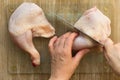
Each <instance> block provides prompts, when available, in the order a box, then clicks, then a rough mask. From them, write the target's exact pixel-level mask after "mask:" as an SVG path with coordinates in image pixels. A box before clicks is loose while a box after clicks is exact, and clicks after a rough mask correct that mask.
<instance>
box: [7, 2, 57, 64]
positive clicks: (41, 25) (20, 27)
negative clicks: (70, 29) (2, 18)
mask: <svg viewBox="0 0 120 80" xmlns="http://www.w3.org/2000/svg"><path fill="white" fill-rule="evenodd" d="M8 29H9V32H10V35H11V37H12V39H13V40H14V42H15V43H16V44H17V45H18V46H19V47H20V48H22V49H23V50H25V51H26V52H28V53H29V55H30V56H31V59H32V64H33V65H34V66H38V65H39V64H40V54H39V52H38V51H37V50H36V48H35V46H34V44H33V41H32V38H33V37H45V38H49V37H51V36H53V35H54V34H55V29H54V28H53V27H52V25H51V24H50V23H49V22H48V21H47V19H46V17H45V15H44V12H43V10H42V9H41V8H40V7H39V6H37V5H36V4H34V3H28V2H24V3H23V4H21V5H20V6H19V7H18V8H17V9H16V10H15V11H14V12H13V14H12V15H11V17H10V20H9V28H8Z"/></svg>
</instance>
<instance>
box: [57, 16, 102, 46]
mask: <svg viewBox="0 0 120 80" xmlns="http://www.w3.org/2000/svg"><path fill="white" fill-rule="evenodd" d="M55 16H56V17H57V19H59V20H60V21H62V22H64V23H65V24H67V27H69V28H71V29H72V31H74V32H79V33H80V34H82V35H84V36H85V37H87V38H89V39H90V40H91V41H94V42H96V43H97V44H99V45H101V46H103V44H101V43H99V42H98V41H96V40H95V39H93V38H92V37H91V36H89V35H87V34H85V33H84V32H83V31H81V30H78V29H77V28H75V27H74V25H72V24H71V23H69V21H67V20H65V19H64V18H62V17H60V16H58V15H56V14H55Z"/></svg>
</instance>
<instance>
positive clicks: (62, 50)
mask: <svg viewBox="0 0 120 80" xmlns="http://www.w3.org/2000/svg"><path fill="white" fill-rule="evenodd" d="M76 36H77V33H71V32H67V33H66V34H64V35H62V36H60V37H59V38H57V37H53V38H52V39H51V40H50V42H49V50H50V53H51V76H50V79H49V80H69V79H70V77H71V76H72V74H73V73H74V71H75V69H76V67H77V66H78V64H79V61H80V60H81V58H82V57H83V56H84V55H85V53H87V52H88V51H89V49H84V50H80V51H79V52H78V53H77V54H76V55H75V56H74V57H72V44H73V41H74V39H75V37H76Z"/></svg>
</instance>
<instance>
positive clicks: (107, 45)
mask: <svg viewBox="0 0 120 80" xmlns="http://www.w3.org/2000/svg"><path fill="white" fill-rule="evenodd" d="M112 46H113V41H112V40H111V39H110V38H108V39H106V40H105V44H104V47H105V49H106V50H108V49H109V48H110V47H112Z"/></svg>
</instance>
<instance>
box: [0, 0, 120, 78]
mask: <svg viewBox="0 0 120 80" xmlns="http://www.w3.org/2000/svg"><path fill="white" fill-rule="evenodd" d="M25 1H26V2H34V3H36V4H38V5H39V6H41V7H42V8H43V10H44V12H45V14H46V16H47V19H48V20H49V21H50V23H51V24H52V25H53V26H54V27H55V29H56V35H62V34H64V33H65V32H67V31H70V29H69V28H67V27H66V26H65V24H63V23H61V22H59V21H58V20H57V19H56V18H55V17H53V13H56V14H58V15H60V16H61V17H63V18H65V19H66V20H68V21H69V22H70V23H71V24H74V23H75V21H76V20H77V19H78V18H79V17H80V16H81V15H82V14H83V12H84V11H85V10H87V9H89V8H91V7H93V6H95V5H96V6H97V7H98V8H99V9H100V10H101V11H102V12H103V13H104V14H105V15H107V16H108V17H109V18H110V19H111V28H112V34H111V36H110V37H111V38H112V39H113V41H115V43H116V42H120V0H0V8H1V9H0V80H48V78H49V76H50V55H49V51H48V47H47V45H48V42H49V39H44V38H34V43H35V46H36V48H37V50H38V51H39V52H40V53H41V65H40V66H38V67H37V68H34V67H32V65H31V61H30V58H29V56H28V55H27V54H25V52H24V51H22V50H21V49H19V48H18V47H17V46H16V45H15V44H14V43H13V41H12V40H11V38H10V36H9V33H8V20H9V17H10V15H11V14H12V12H13V11H14V10H15V9H16V8H17V7H18V6H19V5H20V4H21V3H22V2H25ZM71 80H120V77H119V76H117V75H116V74H114V72H113V71H112V70H111V68H110V67H109V66H108V64H107V63H106V59H105V58H104V55H103V53H101V52H98V51H94V52H90V53H89V54H87V55H86V56H85V57H84V58H83V59H82V61H81V62H80V65H79V66H78V68H77V70H76V72H75V74H74V75H73V77H72V79H71Z"/></svg>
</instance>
